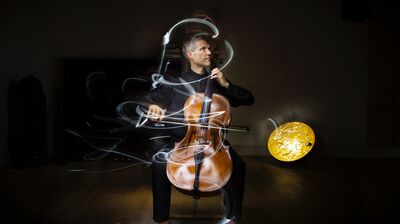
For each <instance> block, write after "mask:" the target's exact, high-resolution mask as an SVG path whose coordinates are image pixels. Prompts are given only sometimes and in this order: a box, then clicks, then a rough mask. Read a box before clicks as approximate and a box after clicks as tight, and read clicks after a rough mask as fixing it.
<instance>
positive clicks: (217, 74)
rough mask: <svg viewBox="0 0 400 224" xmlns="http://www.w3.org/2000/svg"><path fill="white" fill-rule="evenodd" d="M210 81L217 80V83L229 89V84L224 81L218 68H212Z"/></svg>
mask: <svg viewBox="0 0 400 224" xmlns="http://www.w3.org/2000/svg"><path fill="white" fill-rule="evenodd" d="M211 79H217V81H218V83H219V84H220V85H221V86H223V87H225V88H228V87H229V82H228V81H227V80H226V79H225V77H224V74H222V72H221V71H220V70H219V68H214V69H213V70H212V71H211Z"/></svg>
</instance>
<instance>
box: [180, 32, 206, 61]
mask: <svg viewBox="0 0 400 224" xmlns="http://www.w3.org/2000/svg"><path fill="white" fill-rule="evenodd" d="M204 35H207V34H206V33H198V34H195V35H193V36H192V37H190V38H188V39H186V40H185V41H184V42H183V45H182V54H183V56H184V57H185V58H186V59H188V58H187V55H186V52H188V51H193V50H194V48H195V43H196V42H197V41H199V40H205V41H207V39H206V38H205V36H204ZM207 42H208V41H207Z"/></svg>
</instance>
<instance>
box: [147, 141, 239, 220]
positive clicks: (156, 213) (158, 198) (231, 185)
mask: <svg viewBox="0 0 400 224" xmlns="http://www.w3.org/2000/svg"><path fill="white" fill-rule="evenodd" d="M229 154H230V155H231V158H232V164H233V170H232V175H231V178H230V179H229V181H228V183H227V184H226V185H225V186H224V187H223V188H222V189H221V190H222V193H223V200H224V210H225V217H226V218H228V219H233V220H236V221H238V220H240V218H241V212H242V201H243V192H244V184H245V175H246V163H245V162H244V161H243V160H242V159H241V158H240V156H239V155H238V154H237V153H236V152H235V151H234V150H233V149H232V147H230V148H229ZM151 168H152V190H153V219H154V221H155V222H163V221H166V220H168V219H169V212H170V203H171V183H170V181H169V180H168V177H167V173H166V163H159V162H153V163H152V165H151Z"/></svg>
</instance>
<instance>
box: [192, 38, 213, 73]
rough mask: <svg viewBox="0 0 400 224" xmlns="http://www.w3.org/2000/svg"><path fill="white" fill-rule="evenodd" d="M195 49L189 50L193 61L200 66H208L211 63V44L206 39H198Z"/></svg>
mask: <svg viewBox="0 0 400 224" xmlns="http://www.w3.org/2000/svg"><path fill="white" fill-rule="evenodd" d="M194 45H195V47H194V50H191V51H188V52H187V55H188V58H189V60H190V62H191V63H193V64H195V65H197V66H200V67H208V66H210V65H211V51H210V45H209V44H208V43H207V41H205V40H197V41H196V42H195V44H194Z"/></svg>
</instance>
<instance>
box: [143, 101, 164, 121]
mask: <svg viewBox="0 0 400 224" xmlns="http://www.w3.org/2000/svg"><path fill="white" fill-rule="evenodd" d="M165 111H166V110H164V109H162V108H161V107H159V106H158V105H155V104H152V105H150V106H149V110H148V111H147V117H148V118H150V119H151V120H153V121H155V120H160V121H161V120H162V119H164V117H165Z"/></svg>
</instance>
